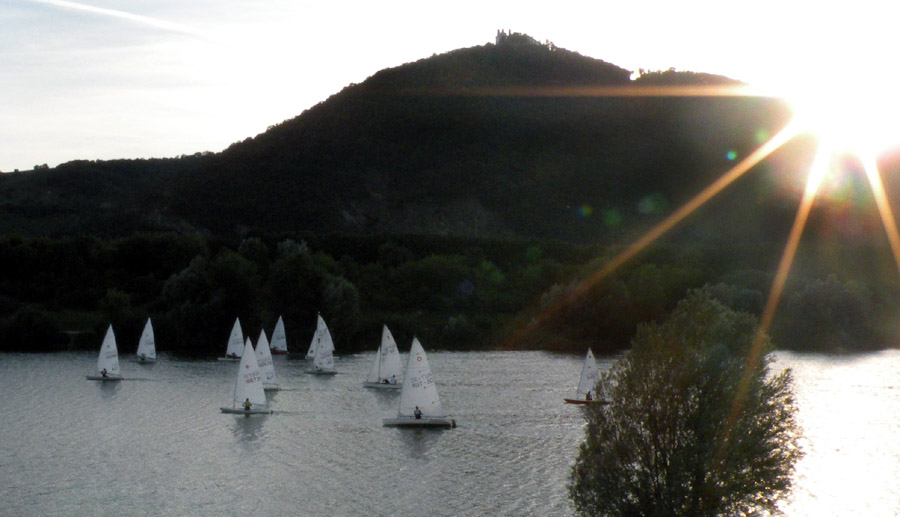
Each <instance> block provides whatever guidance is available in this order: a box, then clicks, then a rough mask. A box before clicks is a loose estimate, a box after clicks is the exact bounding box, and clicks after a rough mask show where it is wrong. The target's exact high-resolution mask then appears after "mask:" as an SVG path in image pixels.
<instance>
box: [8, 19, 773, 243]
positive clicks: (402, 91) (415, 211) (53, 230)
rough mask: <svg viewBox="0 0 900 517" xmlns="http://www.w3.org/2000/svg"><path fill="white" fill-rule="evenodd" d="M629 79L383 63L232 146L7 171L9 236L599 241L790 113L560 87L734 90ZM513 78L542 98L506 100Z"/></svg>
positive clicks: (494, 50) (458, 55)
mask: <svg viewBox="0 0 900 517" xmlns="http://www.w3.org/2000/svg"><path fill="white" fill-rule="evenodd" d="M630 76H631V72H630V71H628V70H624V69H622V68H620V67H617V66H615V65H612V64H610V63H606V62H604V61H601V60H597V59H593V58H589V57H585V56H582V55H580V54H578V53H576V52H571V51H568V50H565V49H560V48H557V47H555V46H554V45H552V44H542V43H538V42H536V41H535V40H533V39H531V38H530V37H528V36H525V35H521V34H509V35H504V37H503V38H502V39H501V38H498V42H497V43H496V44H486V45H482V46H477V47H472V48H467V49H460V50H455V51H452V52H448V53H446V54H442V55H436V56H432V57H429V58H426V59H422V60H419V61H416V62H414V63H408V64H405V65H402V66H398V67H396V68H392V69H387V70H383V71H381V72H378V73H376V74H375V75H373V76H372V77H370V78H368V79H367V80H366V81H364V82H363V83H361V84H354V85H350V86H348V87H346V88H345V89H344V90H342V91H341V92H339V93H338V94H336V95H334V96H332V97H331V98H329V99H327V100H326V101H324V102H322V103H320V104H318V105H316V106H314V107H312V108H310V109H309V110H307V111H305V112H304V113H302V114H301V115H300V116H298V117H296V118H293V119H290V120H287V121H284V122H282V123H280V124H277V125H275V126H272V127H270V128H269V129H268V130H267V131H266V132H264V133H262V134H260V135H257V136H256V137H254V138H248V139H246V140H244V141H242V142H238V143H235V144H233V145H232V146H230V147H229V148H228V149H226V150H224V151H223V152H221V153H215V154H202V155H201V154H198V155H193V156H182V157H180V158H170V159H154V160H116V161H105V162H99V161H75V162H70V163H66V164H62V165H60V166H59V167H56V168H54V169H47V170H37V171H29V172H25V173H18V174H4V175H2V176H0V199H2V201H0V234H14V233H15V234H23V235H48V236H63V235H72V234H79V233H89V234H95V235H101V236H110V237H115V236H123V235H128V234H130V233H132V232H134V231H138V230H175V231H178V232H182V233H190V232H200V233H203V234H207V235H222V236H228V235H236V234H244V233H247V232H258V231H266V232H306V233H312V234H318V233H322V232H334V231H341V232H347V233H353V234H381V233H422V234H440V235H456V236H467V237H500V236H502V237H511V236H523V237H539V238H547V237H552V238H557V239H564V240H569V241H574V242H593V241H596V240H597V239H601V240H602V239H606V238H611V237H615V236H618V235H619V234H620V233H621V232H622V231H624V230H623V229H624V228H634V227H640V226H645V225H647V224H651V223H652V222H654V221H655V220H658V218H659V216H660V214H662V213H663V212H664V211H665V210H667V209H669V208H671V207H672V206H674V205H676V204H678V203H680V202H682V201H683V200H684V199H686V198H687V197H688V196H690V195H691V194H693V193H694V192H695V191H696V190H697V189H698V188H699V187H700V186H701V185H704V184H706V183H708V182H709V181H710V179H711V178H713V177H715V176H717V175H719V174H721V173H722V172H723V171H724V170H726V169H727V168H728V167H730V165H731V164H730V162H729V158H728V157H729V156H738V157H740V156H744V155H746V154H747V153H749V152H750V151H751V150H752V149H753V148H754V147H755V146H756V145H758V138H759V135H760V134H766V133H772V132H773V131H775V130H777V129H778V128H779V127H780V126H781V125H783V124H784V121H785V120H786V116H787V113H786V110H785V107H784V106H783V105H782V104H781V103H779V102H776V101H773V100H772V99H764V98H721V97H693V98H673V97H660V98H647V97H640V98H629V97H621V96H617V97H603V96H598V97H590V96H558V95H555V94H554V90H553V88H565V87H581V88H590V87H609V86H615V87H626V88H627V87H631V86H640V85H647V84H650V85H683V84H706V85H708V84H733V83H734V82H733V81H731V80H729V79H726V78H723V77H718V76H713V75H709V74H697V73H679V72H674V71H669V72H665V73H653V74H645V75H644V76H642V77H640V78H638V79H636V80H631V79H630ZM510 88H513V89H517V91H520V92H522V91H525V92H528V93H527V95H506V94H505V92H508V91H509V89H510ZM729 153H732V154H729ZM754 202H756V201H754ZM748 224H749V225H750V226H755V227H759V225H760V224H762V223H761V222H760V221H757V220H753V221H750V222H748Z"/></svg>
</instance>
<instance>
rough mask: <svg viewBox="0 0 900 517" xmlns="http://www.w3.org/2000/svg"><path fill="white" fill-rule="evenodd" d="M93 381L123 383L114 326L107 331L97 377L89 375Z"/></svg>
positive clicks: (98, 359) (101, 349) (101, 347)
mask: <svg viewBox="0 0 900 517" xmlns="http://www.w3.org/2000/svg"><path fill="white" fill-rule="evenodd" d="M87 378H88V380H91V381H121V380H122V375H121V374H120V372H119V350H118V348H117V347H116V335H115V334H114V333H113V328H112V325H110V326H109V328H108V329H107V330H106V336H105V337H104V338H103V344H102V345H101V346H100V356H99V357H97V375H88V376H87Z"/></svg>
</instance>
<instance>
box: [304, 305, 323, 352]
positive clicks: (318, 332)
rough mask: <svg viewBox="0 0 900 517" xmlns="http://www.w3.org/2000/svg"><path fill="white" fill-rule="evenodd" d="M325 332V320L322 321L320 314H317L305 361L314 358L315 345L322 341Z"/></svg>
mask: <svg viewBox="0 0 900 517" xmlns="http://www.w3.org/2000/svg"><path fill="white" fill-rule="evenodd" d="M327 330H328V327H327V326H326V325H325V320H324V319H322V315H321V314H318V315H317V316H316V332H315V333H314V334H313V337H312V341H310V342H309V350H308V351H307V352H306V358H307V359H313V358H314V357H316V345H317V344H318V343H319V341H321V340H322V333H323V332H325V331H327Z"/></svg>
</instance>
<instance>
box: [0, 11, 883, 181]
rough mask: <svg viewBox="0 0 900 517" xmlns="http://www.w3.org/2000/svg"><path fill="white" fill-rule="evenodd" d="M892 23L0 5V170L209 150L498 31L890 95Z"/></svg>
mask: <svg viewBox="0 0 900 517" xmlns="http://www.w3.org/2000/svg"><path fill="white" fill-rule="evenodd" d="M894 19H895V17H894V13H893V8H892V7H891V3H890V2H884V1H883V0H861V1H855V2H840V3H838V2H811V1H794V0H760V1H755V2H746V3H738V2H723V1H721V0H717V1H710V0H685V1H682V2H672V1H671V0H634V1H629V2H622V1H615V2H613V1H605V0H594V1H567V0H559V1H557V2H553V3H546V2H542V3H537V2H521V1H520V0H519V1H505V0H499V1H492V0H481V1H469V0H459V1H453V2H441V1H435V2H422V1H421V0H418V1H396V0H387V1H383V2H355V1H354V2H347V1H341V0H336V1H329V2H322V1H320V2H306V1H303V0H250V1H248V0H242V1H238V0H188V1H184V0H116V1H113V0H85V1H84V2H81V1H69V0H0V171H3V172H9V171H12V170H14V169H20V170H27V169H31V168H33V167H34V166H35V165H43V164H48V165H50V166H56V165H58V164H60V163H63V162H66V161H70V160H76V159H86V160H95V159H102V160H108V159H117V158H163V157H172V156H179V155H182V154H194V153H197V152H205V151H210V152H218V151H221V150H223V149H225V148H226V147H228V146H229V145H230V144H232V143H234V142H237V141H241V140H244V139H245V138H248V137H252V136H255V135H257V134H259V133H261V132H264V131H265V130H266V128H267V127H269V126H270V125H274V124H277V123H279V122H282V121H284V120H287V119H290V118H293V117H295V116H297V115H300V114H301V113H302V112H303V111H304V110H305V109H307V108H310V107H312V106H313V105H315V104H317V103H319V102H322V101H324V100H326V99H327V98H328V97H329V96H330V95H333V94H335V93H338V92H339V91H340V90H341V89H342V88H344V87H345V86H348V85H349V84H351V83H360V82H363V81H364V80H365V79H366V78H367V77H369V76H371V75H373V74H374V73H376V72H378V71H379V70H382V69H384V68H390V67H395V66H399V65H402V64H404V63H408V62H411V61H416V60H418V59H422V58H427V57H429V56H431V55H433V54H441V53H444V52H449V51H452V50H455V49H458V48H465V47H472V46H478V45H484V44H486V43H492V42H493V41H494V38H495V36H496V33H497V30H498V29H506V30H512V31H513V32H521V33H525V34H528V35H530V36H532V37H534V38H535V39H537V40H539V41H545V40H549V41H552V42H553V43H554V44H556V45H557V46H558V47H562V48H566V49H568V50H572V51H575V52H579V53H581V54H583V55H586V56H590V57H594V58H597V59H602V60H604V61H607V62H610V63H612V64H615V65H618V66H620V67H623V68H626V69H629V70H633V71H637V70H638V69H641V68H642V69H645V70H666V69H669V68H675V69H677V70H688V71H696V72H707V73H714V74H721V75H725V76H728V77H732V78H735V79H739V80H742V81H745V82H748V83H751V84H754V85H759V86H763V87H773V86H774V87H790V88H792V89H794V90H796V89H797V88H798V86H799V87H800V88H806V89H814V88H819V87H820V86H821V85H822V84H826V83H827V84H828V85H829V86H830V87H833V86H834V85H838V88H842V89H854V88H858V85H859V84H860V83H866V82H867V81H868V82H877V83H879V84H889V85H891V86H893V85H896V84H898V81H897V79H898V75H897V72H896V71H894V70H891V67H894V66H895V64H894V59H893V56H892V55H891V54H893V50H894V49H896V48H897V43H896V42H895V41H894V40H893V38H892V36H891V34H892V31H893V30H894V27H893V26H892V24H893V20H894ZM847 76H850V77H847ZM848 79H849V81H848Z"/></svg>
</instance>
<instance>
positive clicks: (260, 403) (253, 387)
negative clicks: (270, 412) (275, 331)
mask: <svg viewBox="0 0 900 517" xmlns="http://www.w3.org/2000/svg"><path fill="white" fill-rule="evenodd" d="M247 399H249V400H250V404H251V405H252V406H251V407H252V409H265V408H266V392H265V391H264V390H263V376H262V372H260V369H259V363H257V362H256V354H255V353H253V345H252V344H251V343H250V340H249V339H248V340H247V342H246V344H245V345H244V349H243V351H242V353H241V364H240V366H239V367H238V374H237V379H236V380H235V382H234V401H233V404H232V407H234V408H239V407H243V404H244V401H245V400H247Z"/></svg>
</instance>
